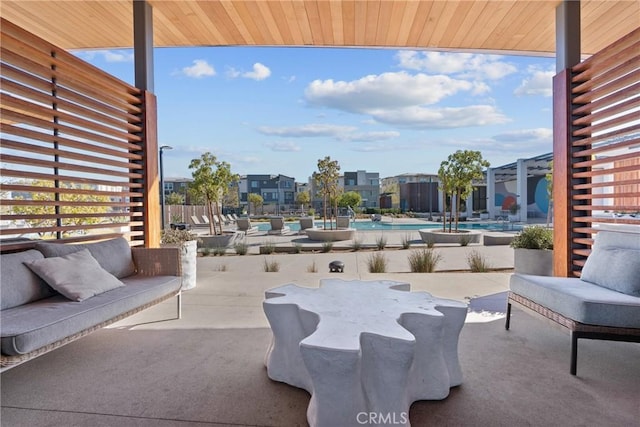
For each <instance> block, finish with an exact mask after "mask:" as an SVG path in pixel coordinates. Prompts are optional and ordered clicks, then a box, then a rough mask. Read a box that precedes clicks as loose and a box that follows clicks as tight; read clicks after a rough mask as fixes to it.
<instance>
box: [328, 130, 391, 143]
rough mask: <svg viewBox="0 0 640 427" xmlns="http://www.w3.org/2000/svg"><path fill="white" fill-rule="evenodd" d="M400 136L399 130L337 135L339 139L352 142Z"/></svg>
mask: <svg viewBox="0 0 640 427" xmlns="http://www.w3.org/2000/svg"><path fill="white" fill-rule="evenodd" d="M399 136H400V132H396V131H380V132H363V133H353V134H346V135H341V136H338V139H339V140H340V141H353V142H373V141H387V140H389V139H394V138H397V137H399Z"/></svg>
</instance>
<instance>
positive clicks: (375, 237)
mask: <svg viewBox="0 0 640 427" xmlns="http://www.w3.org/2000/svg"><path fill="white" fill-rule="evenodd" d="M388 219H389V220H391V218H388ZM357 221H358V222H371V220H369V219H358V220H357ZM316 222H321V221H316ZM382 222H383V223H384V222H387V217H383V221H382ZM393 223H394V224H405V225H408V224H412V225H416V224H424V225H425V228H426V227H429V226H431V228H432V227H434V226H438V225H442V224H441V223H436V222H432V221H426V220H423V219H420V218H393ZM473 223H474V224H497V223H496V221H474V222H473ZM257 224H259V222H257V221H252V225H257ZM285 224H286V223H285ZM234 228H235V227H234V226H233V225H228V226H226V227H225V229H226V230H228V231H232V230H233V229H234ZM418 230H419V229H418V228H416V229H407V230H386V229H385V230H383V229H379V230H375V229H374V230H361V229H358V230H357V231H356V233H355V237H354V239H352V240H343V241H336V242H331V244H332V251H346V250H353V248H354V245H356V243H357V244H358V245H360V249H372V248H376V247H377V246H378V243H379V242H380V241H381V240H384V241H385V242H386V245H385V248H387V249H399V248H402V245H403V241H408V242H409V243H410V245H411V248H414V249H415V248H420V247H426V246H427V245H426V244H425V243H424V242H423V241H422V239H421V238H420V234H419V232H418ZM192 231H194V232H196V233H198V234H206V233H208V232H209V229H208V228H196V229H192ZM480 231H482V232H483V233H485V234H487V235H490V236H491V239H490V240H491V242H492V243H489V245H497V246H502V245H504V246H508V244H509V241H510V238H511V237H513V235H514V234H515V233H516V232H517V230H513V229H505V230H499V231H496V230H486V231H485V230H480ZM236 242H244V243H245V244H247V246H248V254H259V253H260V247H261V246H266V245H268V246H273V247H275V252H291V251H294V250H295V251H300V252H308V251H314V252H318V251H321V250H322V249H323V245H324V244H325V243H323V242H319V241H314V240H311V239H309V238H308V237H307V236H306V235H305V234H299V233H298V231H295V230H292V231H291V232H290V233H288V234H282V235H273V234H269V233H268V232H267V231H258V232H257V233H251V234H247V235H244V234H239V235H238V238H237V240H236ZM437 246H438V247H447V246H459V245H458V244H453V245H437ZM474 246H476V247H477V245H471V246H469V247H471V248H472V247H474ZM227 252H228V253H233V252H234V250H233V248H229V249H227Z"/></svg>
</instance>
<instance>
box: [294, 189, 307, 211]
mask: <svg viewBox="0 0 640 427" xmlns="http://www.w3.org/2000/svg"><path fill="white" fill-rule="evenodd" d="M310 202H311V195H310V194H309V192H308V191H301V192H299V193H298V195H297V196H296V203H297V204H298V205H300V209H304V205H308V204H309V203H310Z"/></svg>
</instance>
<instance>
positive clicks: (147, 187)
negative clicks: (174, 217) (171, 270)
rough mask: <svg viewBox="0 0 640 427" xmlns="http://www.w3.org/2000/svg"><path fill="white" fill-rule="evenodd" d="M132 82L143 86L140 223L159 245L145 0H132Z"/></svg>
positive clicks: (148, 242) (149, 18) (148, 241)
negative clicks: (141, 215)
mask: <svg viewBox="0 0 640 427" xmlns="http://www.w3.org/2000/svg"><path fill="white" fill-rule="evenodd" d="M133 54H134V66H135V85H136V87H138V88H139V89H142V90H143V92H142V95H141V97H142V101H143V102H142V106H143V113H142V125H143V131H142V135H141V136H142V143H141V144H142V154H143V160H142V162H143V166H144V167H143V174H144V176H143V178H142V181H143V184H144V186H143V194H144V197H143V206H142V208H141V210H142V212H143V215H144V216H143V225H142V231H143V233H144V245H145V246H146V247H158V246H159V245H160V212H159V207H160V200H159V196H160V191H159V188H158V128H157V126H158V117H157V115H158V110H157V101H156V97H155V95H154V94H153V93H152V92H153V90H154V87H153V9H152V7H151V5H150V4H148V3H147V2H146V1H145V0H134V2H133Z"/></svg>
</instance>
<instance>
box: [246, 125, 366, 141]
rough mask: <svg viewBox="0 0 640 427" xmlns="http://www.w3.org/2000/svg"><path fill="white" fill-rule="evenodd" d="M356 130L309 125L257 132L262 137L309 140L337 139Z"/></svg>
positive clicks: (261, 129)
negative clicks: (330, 137) (328, 137)
mask: <svg viewBox="0 0 640 427" xmlns="http://www.w3.org/2000/svg"><path fill="white" fill-rule="evenodd" d="M356 129H357V128H355V127H353V126H338V125H327V124H309V125H302V126H289V127H270V126H261V127H259V128H258V132H260V133H261V134H263V135H275V136H281V137H287V138H309V137H322V136H333V137H337V136H339V135H342V134H344V133H347V132H353V131H354V130H356Z"/></svg>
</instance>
